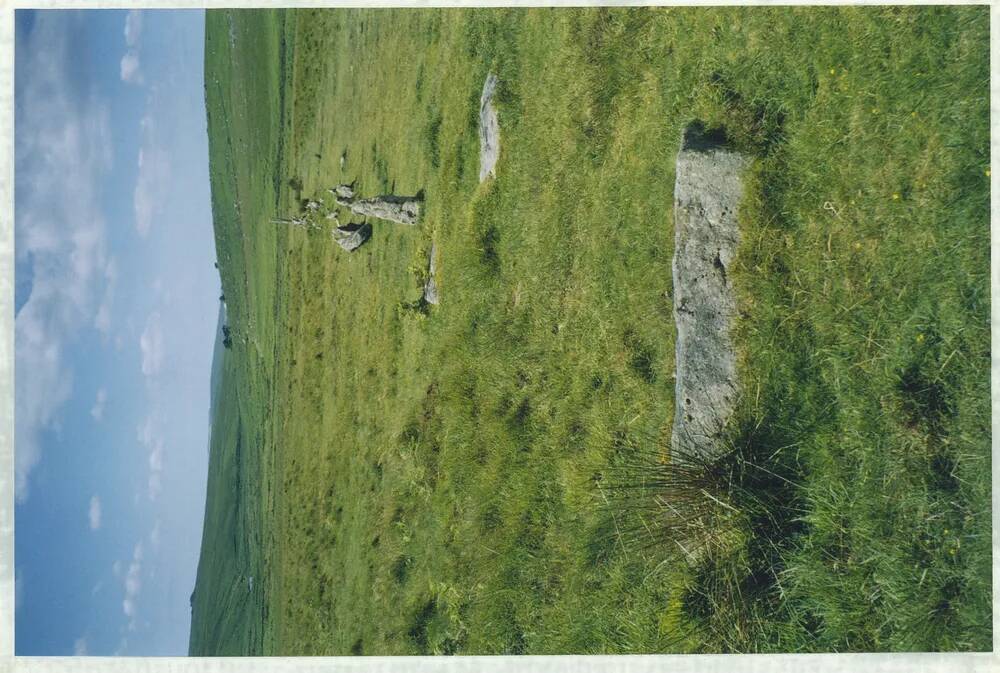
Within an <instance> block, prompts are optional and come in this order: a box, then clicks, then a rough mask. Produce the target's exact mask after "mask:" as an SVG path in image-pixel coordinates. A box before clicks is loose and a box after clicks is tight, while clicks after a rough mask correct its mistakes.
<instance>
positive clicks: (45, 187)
mask: <svg viewBox="0 0 1000 673" xmlns="http://www.w3.org/2000/svg"><path fill="white" fill-rule="evenodd" d="M77 21H79V18H77V17H76V16H75V15H73V14H70V13H56V12H53V13H51V14H47V13H41V14H39V15H38V16H37V18H36V20H35V24H34V26H33V28H32V30H31V32H30V33H28V34H27V36H26V37H25V41H24V45H23V52H21V51H20V50H19V61H18V70H19V78H18V91H17V95H16V105H15V114H16V115H17V118H18V120H19V121H18V129H17V135H16V138H15V175H16V176H17V177H16V185H15V191H16V193H17V213H16V222H15V233H14V237H15V250H16V255H17V267H18V268H17V273H27V274H30V275H31V277H32V279H33V282H32V285H31V294H30V296H29V297H28V299H27V301H26V302H25V304H24V306H23V307H22V308H21V310H20V312H19V313H18V315H17V319H16V321H15V328H14V330H15V344H16V345H15V367H16V369H17V371H20V372H31V376H18V377H17V378H16V382H15V394H14V399H15V418H16V419H17V425H18V432H17V440H16V441H17V444H16V448H15V491H16V497H17V501H18V502H24V501H25V499H26V498H27V497H28V485H29V476H30V474H31V471H32V470H33V469H34V467H35V465H37V463H38V462H39V460H41V453H42V441H41V437H42V434H43V433H44V432H45V431H50V430H54V429H57V428H58V421H59V411H60V409H61V407H62V406H63V404H64V403H65V402H66V401H67V400H68V399H69V397H70V394H71V392H72V389H73V368H72V366H71V365H70V364H69V363H68V362H67V358H66V356H65V352H66V350H67V347H68V346H69V344H70V343H72V341H73V340H74V339H75V338H76V335H77V334H79V333H80V330H81V328H82V327H83V326H84V325H85V324H89V323H90V322H91V321H93V320H94V316H95V313H96V312H97V307H96V304H97V301H96V299H97V297H98V296H99V295H100V293H101V292H102V289H103V288H102V285H103V284H104V282H105V279H104V278H103V276H102V274H101V273H100V270H102V269H104V268H105V267H106V264H107V260H106V235H105V224H104V217H103V213H102V210H101V206H100V203H101V196H100V185H101V183H102V181H103V179H104V177H105V176H106V174H107V173H108V171H109V170H110V167H111V141H110V137H111V134H110V122H109V112H108V106H107V104H106V103H105V102H104V101H103V100H102V99H100V98H98V97H97V96H96V95H95V94H93V93H89V94H88V93H87V92H86V91H85V90H83V91H82V92H81V87H80V85H79V83H78V82H77V81H76V78H75V76H72V75H70V73H69V64H70V62H71V59H72V58H73V56H72V54H70V53H69V51H68V47H67V35H69V34H71V33H72V32H73V31H74V30H76V29H77V26H76V22H77ZM22 54H23V55H22ZM54 195H58V198H53V197H54Z"/></svg>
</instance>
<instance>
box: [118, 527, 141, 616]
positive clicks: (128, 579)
mask: <svg viewBox="0 0 1000 673" xmlns="http://www.w3.org/2000/svg"><path fill="white" fill-rule="evenodd" d="M142 555H143V550H142V541H141V540H140V541H139V542H137V543H136V545H135V549H134V550H133V551H132V562H131V563H130V564H129V566H128V572H127V573H125V581H124V586H125V598H124V599H122V612H123V613H125V616H126V617H128V618H129V624H128V628H129V631H134V630H135V625H136V599H137V598H138V596H139V592H140V591H141V590H142V577H141V574H142Z"/></svg>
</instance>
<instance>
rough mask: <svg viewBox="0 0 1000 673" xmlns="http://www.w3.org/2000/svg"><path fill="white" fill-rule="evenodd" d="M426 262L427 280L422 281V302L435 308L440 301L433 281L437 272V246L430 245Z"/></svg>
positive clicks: (435, 283)
mask: <svg viewBox="0 0 1000 673" xmlns="http://www.w3.org/2000/svg"><path fill="white" fill-rule="evenodd" d="M428 257H429V259H428V262H427V280H426V281H424V301H426V302H427V303H428V304H434V305H435V306H437V305H438V303H439V302H440V301H441V298H440V295H439V294H438V286H437V281H436V280H435V279H434V274H435V273H436V271H437V260H436V257H437V244H435V243H431V251H430V254H428Z"/></svg>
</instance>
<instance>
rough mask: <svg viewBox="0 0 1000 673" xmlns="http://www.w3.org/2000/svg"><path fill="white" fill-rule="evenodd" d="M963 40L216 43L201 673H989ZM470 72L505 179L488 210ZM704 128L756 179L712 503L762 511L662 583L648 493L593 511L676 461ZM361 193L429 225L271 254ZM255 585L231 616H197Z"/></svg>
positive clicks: (978, 307)
mask: <svg viewBox="0 0 1000 673" xmlns="http://www.w3.org/2000/svg"><path fill="white" fill-rule="evenodd" d="M230 21H231V22H232V23H231V25H232V26H234V29H233V30H234V31H235V33H234V34H235V35H236V36H237V39H236V41H235V47H234V48H232V49H231V48H230V47H229V31H230V28H229V26H230ZM988 23H989V22H988V14H987V11H986V9H985V8H983V7H951V8H926V7H925V8H916V7H895V8H867V9H863V8H837V9H830V8H809V9H805V8H799V9H789V8H773V9H772V8H761V7H758V8H751V9H707V8H684V9H678V8H671V9H658V10H645V9H606V8H605V9H588V10H580V9H565V10H549V9H530V10H520V9H483V10H338V11H317V10H297V11H289V12H287V13H271V12H267V13H264V12H228V11H221V10H220V11H210V12H208V13H207V25H206V46H207V49H206V83H207V86H208V89H207V100H208V107H209V137H210V148H211V157H212V163H211V169H212V179H213V185H212V187H213V207H214V213H215V226H216V237H217V245H218V249H219V251H220V252H219V254H220V267H221V270H222V278H223V287H224V291H225V294H226V297H227V299H229V300H230V301H229V307H230V315H231V323H232V324H235V325H237V326H238V327H239V329H240V330H241V333H244V334H247V335H249V336H250V339H251V341H250V342H249V344H248V345H246V346H244V345H240V344H237V346H236V347H235V348H234V350H233V351H232V352H231V353H229V354H228V355H227V368H226V371H225V379H224V385H225V386H226V390H228V391H231V393H230V394H231V395H233V396H235V397H236V398H237V400H238V401H237V402H232V401H230V403H229V406H220V407H219V413H220V414H221V413H223V412H224V410H225V409H228V408H231V407H232V406H233V404H235V405H236V407H235V408H236V409H238V417H239V420H238V425H239V427H240V428H241V430H240V432H239V433H237V432H236V431H232V432H228V431H227V433H226V434H225V435H222V434H221V431H219V433H218V434H219V441H216V439H215V438H216V434H217V433H213V455H212V458H213V463H212V465H211V468H210V469H211V471H212V478H211V482H210V489H209V505H208V509H207V512H206V533H205V535H206V538H205V539H206V543H205V544H204V545H203V554H202V561H201V565H200V567H199V576H198V587H199V591H198V593H197V595H196V599H197V600H196V603H195V610H194V620H193V626H192V652H193V653H219V654H222V653H230V652H233V653H235V652H246V653H265V654H285V655H295V654H350V653H353V654H418V653H428V654H429V653H434V654H448V653H460V654H473V653H480V654H487V653H489V654H495V653H623V652H660V651H829V650H837V651H857V650H952V649H960V650H969V649H973V650H984V649H989V648H990V647H991V642H992V632H991V621H992V620H991V602H990V596H991V584H990V582H991V579H990V569H991V557H990V536H991V529H990V514H989V512H990V508H989V504H990V469H989V468H990V430H989V428H990V422H989V419H990V398H989V357H990V352H989V343H990V341H989V338H990V337H989V295H988V287H989V285H988V255H989V252H988V250H989V245H988V244H989V224H988V223H989V219H988V218H989V204H988V199H989V180H988V177H987V175H986V174H985V172H986V169H987V168H988V164H989V123H988V118H989V115H988V111H989V102H988V101H989V97H988V80H989V70H988ZM847 36H850V38H849V39H848V38H847ZM281 45H285V46H284V48H282V46H281ZM282 53H284V54H285V57H284V58H282V57H281V54H282ZM489 71H493V72H496V73H497V74H498V76H499V79H500V88H499V90H498V103H499V111H500V126H501V138H502V140H501V155H500V162H499V165H498V168H497V178H496V179H495V180H493V181H491V182H488V183H486V184H484V185H479V184H478V168H479V158H478V138H477V123H478V117H477V115H478V103H479V94H480V91H481V88H482V84H483V81H484V79H485V76H486V74H487V72H489ZM216 80H217V81H219V82H221V84H220V85H219V88H217V89H213V81H216ZM693 119H700V120H703V121H704V122H706V123H707V124H709V125H710V126H719V127H723V128H724V129H725V130H726V132H727V134H728V135H729V136H730V138H731V139H732V141H733V142H734V143H735V144H736V145H737V146H739V147H741V148H742V149H744V150H745V151H747V152H748V153H751V154H752V155H753V156H754V157H755V158H756V161H755V164H754V167H753V169H752V171H751V174H750V175H749V176H748V187H747V198H746V201H745V204H744V208H743V212H742V213H741V227H742V229H743V244H742V246H741V249H740V252H739V257H738V260H737V268H736V269H735V271H734V273H735V276H734V279H735V280H734V282H735V283H736V286H737V289H738V291H739V293H740V295H741V300H742V306H743V307H744V312H743V315H742V317H741V320H740V323H739V325H738V330H737V337H738V339H737V340H738V343H739V344H740V363H741V376H742V377H743V380H744V389H745V390H746V391H747V394H746V396H745V399H744V400H742V401H741V404H740V407H739V409H740V411H739V413H738V416H737V418H736V419H735V422H734V425H733V435H732V438H731V439H732V442H733V447H734V453H733V456H734V457H735V458H736V461H735V462H734V464H733V466H732V469H733V470H735V471H734V472H731V473H729V474H730V478H729V481H728V482H727V483H736V482H738V483H739V485H740V486H741V487H743V486H745V487H746V488H745V489H744V490H745V491H746V492H747V493H749V494H750V495H751V496H752V500H750V499H748V500H740V499H739V498H740V497H742V496H740V493H742V492H743V491H735V490H734V491H732V492H725V491H723V492H720V495H721V496H723V497H730V498H731V502H732V503H733V504H734V505H736V508H737V509H739V510H740V514H741V516H740V517H737V518H736V519H734V521H735V523H734V524H733V525H734V528H733V531H734V534H733V535H732V536H731V537H730V538H728V542H726V543H725V544H723V545H720V547H719V550H718V551H716V552H715V553H712V554H709V555H707V556H705V557H704V558H702V560H701V561H700V562H699V564H698V565H696V566H695V567H689V566H688V565H687V564H686V563H684V562H683V561H682V560H681V558H680V555H679V554H677V553H676V551H675V547H674V545H673V544H672V542H671V540H670V539H669V537H670V536H669V534H668V529H667V528H665V527H664V526H663V525H662V518H661V517H662V511H659V512H658V511H657V509H656V507H655V505H654V506H650V504H649V503H655V498H656V497H661V496H662V497H669V493H666V494H665V493H663V492H662V489H661V490H660V491H657V488H659V487H657V486H656V485H655V484H654V485H652V486H650V487H648V488H647V487H641V488H645V491H643V492H644V493H646V494H648V496H649V500H648V502H646V503H643V502H641V499H640V502H638V503H637V500H636V498H634V497H630V498H627V499H622V498H620V497H619V496H618V495H617V494H616V493H617V491H616V489H615V488H613V487H614V486H615V484H616V483H620V482H621V481H622V480H623V479H624V480H625V481H626V482H629V483H635V484H640V483H641V482H643V481H644V475H645V474H646V473H647V471H646V470H645V468H644V466H648V474H656V473H657V470H660V469H663V468H662V467H658V465H660V464H661V463H662V461H663V460H664V454H665V450H666V447H667V445H668V442H669V437H670V430H671V422H672V416H673V405H674V400H673V383H674V382H673V371H674V362H673V358H674V327H673V319H672V305H671V303H670V290H671V287H670V264H671V256H672V254H673V229H672V199H673V195H672V187H673V182H674V159H675V154H676V151H677V148H678V143H679V138H680V131H681V128H682V127H683V126H684V125H685V124H686V123H687V122H689V121H691V120H693ZM344 152H346V156H347V161H346V166H345V168H344V169H343V170H341V168H340V157H341V155H342V153H344ZM355 178H357V181H358V182H357V189H358V191H359V192H360V193H362V194H364V195H369V194H374V193H378V192H383V191H393V192H395V193H399V194H412V193H416V192H417V191H419V190H421V189H423V190H425V194H426V215H425V219H424V221H423V223H422V225H421V226H420V227H418V228H410V227H402V226H394V225H391V224H382V223H378V224H376V226H375V230H374V234H373V237H372V240H371V241H370V242H369V243H367V244H366V245H365V246H364V247H362V248H361V249H359V250H358V251H357V252H355V253H353V254H350V255H349V254H346V253H344V252H343V251H342V250H341V249H340V248H339V247H338V246H336V245H335V243H334V242H333V241H332V239H331V238H330V237H329V236H325V235H322V234H320V233H307V232H305V231H298V230H289V231H285V230H279V229H276V228H275V227H274V225H270V224H269V220H270V218H271V217H274V216H282V215H285V214H288V213H289V212H292V210H293V209H294V206H293V205H292V204H293V203H295V202H296V201H295V200H296V198H297V197H298V196H299V193H298V192H297V191H293V190H292V189H291V188H290V187H289V186H288V181H289V180H292V179H298V180H301V182H302V191H301V195H302V196H311V195H324V196H328V195H325V194H324V192H325V189H326V188H328V187H331V186H333V185H335V184H337V183H339V182H345V181H346V182H350V181H351V180H353V179H355ZM234 201H238V202H239V203H240V211H239V213H237V212H236V211H235V209H234V207H233V205H232V204H233V202H234ZM432 241H436V243H437V247H438V251H439V254H440V259H439V271H438V283H439V286H440V289H441V295H442V303H441V305H440V306H438V307H430V309H429V311H426V312H424V311H419V310H414V309H412V308H409V306H411V305H412V304H413V302H414V301H415V300H416V299H417V298H418V297H419V295H420V283H421V281H422V273H423V265H424V263H425V260H426V251H427V250H428V249H429V247H430V245H431V242H432ZM228 360H231V361H232V362H231V363H229V361H228ZM229 413H232V412H229ZM237 435H238V436H239V438H240V439H239V443H238V446H239V460H235V459H234V457H233V451H234V448H233V447H234V446H235V445H236V440H235V438H236V436H237ZM748 464H749V465H751V466H753V465H765V466H767V468H768V470H769V473H770V474H771V475H772V476H769V477H766V478H764V477H761V474H762V473H755V472H753V470H752V469H751V470H748V469H747V468H746V466H747V465H748ZM737 468H738V469H737ZM740 470H742V471H740ZM229 473H238V474H239V475H240V477H239V479H240V480H239V484H240V489H239V490H235V489H233V488H232V484H233V483H235V480H236V477H232V476H228V474H229ZM733 475H735V476H733ZM641 488H640V490H641ZM234 496H235V497H236V501H235V502H234V501H233V500H232V498H233V497H234ZM747 497H749V496H747ZM760 502H764V503H770V504H769V505H768V506H767V507H758V506H756V505H755V504H753V503H760ZM233 511H235V512H237V513H238V515H233V514H232V512H233ZM223 535H225V536H229V539H236V540H239V541H242V542H241V544H243V543H245V544H246V548H245V549H244V550H242V551H240V549H239V545H237V550H236V553H233V552H232V551H230V550H229V549H222V548H219V549H216V548H215V547H213V546H212V545H215V544H220V545H221V543H219V542H218V540H219V539H221V537H222V536H223ZM248 565H249V566H250V567H253V568H254V569H255V570H254V573H255V574H258V573H259V575H258V576H259V577H263V578H264V581H263V582H261V588H260V590H259V592H258V593H256V594H255V595H254V598H253V601H255V602H254V604H253V606H252V609H246V608H236V609H234V608H232V607H230V605H231V601H230V603H226V602H225V601H224V600H222V599H216V598H211V599H210V598H209V589H208V588H209V587H211V591H214V592H216V595H218V596H223V595H224V593H219V592H224V591H225V588H226V587H227V586H229V585H228V584H227V582H230V581H231V578H232V577H234V576H238V575H239V574H240V573H243V572H245V571H244V570H242V568H244V567H246V566H248ZM258 582H260V580H259V579H258ZM203 586H204V587H205V588H206V591H205V592H204V594H203V593H202V591H201V588H202V587H203ZM257 591H258V590H257V589H255V592H257ZM202 599H204V600H205V602H204V603H199V602H198V601H200V600H202ZM246 600H249V599H245V600H244V603H246ZM220 624H221V625H225V626H224V628H223V627H219V626H216V625H220ZM213 629H214V630H213ZM220 629H221V630H220Z"/></svg>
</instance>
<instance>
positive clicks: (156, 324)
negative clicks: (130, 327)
mask: <svg viewBox="0 0 1000 673" xmlns="http://www.w3.org/2000/svg"><path fill="white" fill-rule="evenodd" d="M139 350H140V351H141V352H142V373H143V375H145V376H147V377H149V376H156V375H157V374H159V373H160V367H162V366H163V329H162V327H161V325H160V313H159V311H153V312H152V313H151V314H150V315H149V318H148V319H147V320H146V327H145V329H143V330H142V336H140V337H139Z"/></svg>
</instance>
